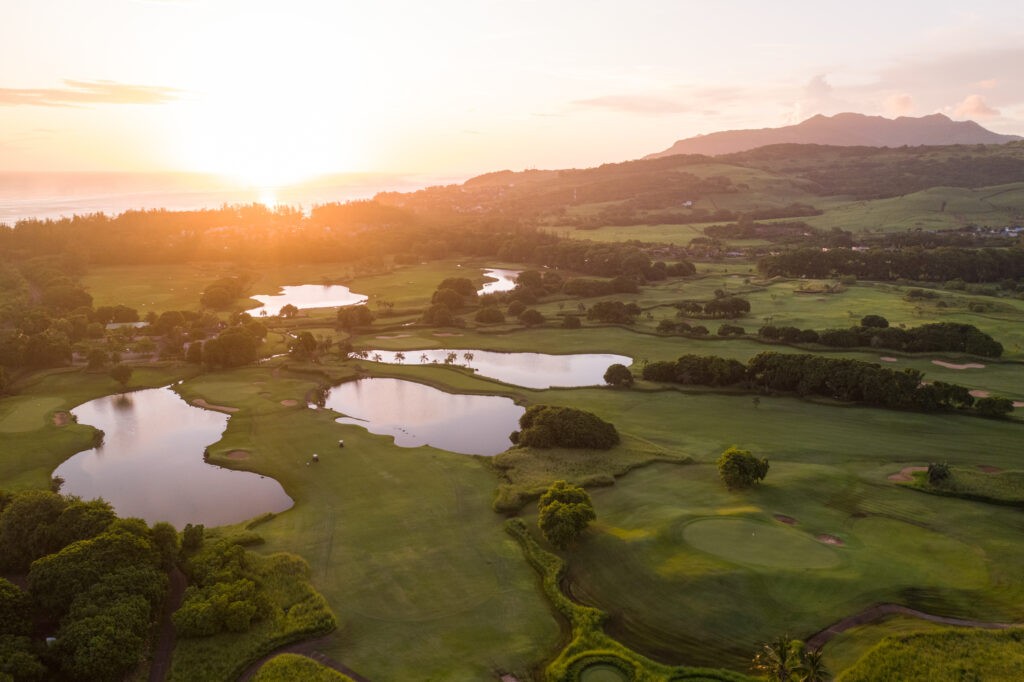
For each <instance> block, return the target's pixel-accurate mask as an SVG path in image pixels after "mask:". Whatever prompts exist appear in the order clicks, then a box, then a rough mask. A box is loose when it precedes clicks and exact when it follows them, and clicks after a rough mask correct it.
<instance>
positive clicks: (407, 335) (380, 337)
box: [377, 334, 441, 339]
mask: <svg viewBox="0 0 1024 682" xmlns="http://www.w3.org/2000/svg"><path fill="white" fill-rule="evenodd" d="M410 336H412V334H395V335H394V336H378V337H377V338H378V339H407V338H409V337H410ZM434 336H441V335H440V334H435V335H434Z"/></svg>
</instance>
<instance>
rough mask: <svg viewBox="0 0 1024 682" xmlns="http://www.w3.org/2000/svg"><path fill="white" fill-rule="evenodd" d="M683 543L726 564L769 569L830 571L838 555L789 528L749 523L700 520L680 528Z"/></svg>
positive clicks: (729, 519) (735, 520)
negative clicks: (767, 567) (766, 567)
mask: <svg viewBox="0 0 1024 682" xmlns="http://www.w3.org/2000/svg"><path fill="white" fill-rule="evenodd" d="M683 539H684V540H686V542H688V543H690V544H691V545H693V546H694V547H696V548H697V549H699V550H701V551H703V552H707V553H708V554H714V555H715V556H718V557H721V558H723V559H726V560H728V561H732V562H735V563H742V564H756V565H758V566H770V567H772V568H794V569H804V568H831V567H833V566H837V565H838V564H839V553H838V552H837V551H836V550H834V549H831V548H829V547H826V546H825V545H823V544H821V543H819V542H817V541H816V540H815V539H814V538H812V537H810V536H809V535H806V534H805V533H802V532H800V531H797V530H793V529H791V528H780V527H777V526H771V525H768V524H767V523H761V522H759V521H753V520H751V519H737V518H716V519H701V520H698V521H694V522H693V523H689V524H687V525H686V526H685V527H684V528H683Z"/></svg>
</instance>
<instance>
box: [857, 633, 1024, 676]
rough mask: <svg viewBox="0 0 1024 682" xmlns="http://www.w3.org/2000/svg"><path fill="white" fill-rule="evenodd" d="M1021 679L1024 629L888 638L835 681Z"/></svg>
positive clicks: (1023, 669)
mask: <svg viewBox="0 0 1024 682" xmlns="http://www.w3.org/2000/svg"><path fill="white" fill-rule="evenodd" d="M1022 677H1024V630H1022V629H1019V628H1015V629H1010V630H1001V631H996V632H992V631H979V630H964V629H960V628H957V629H952V628H949V629H944V630H939V631H935V632H922V633H917V634H910V635H902V636H898V637H886V638H885V639H883V640H882V641H881V642H880V643H879V644H878V645H876V646H875V647H874V648H873V649H871V650H870V651H869V652H868V653H867V654H865V655H864V657H863V658H861V659H860V660H859V661H858V662H857V663H856V664H855V665H853V666H852V667H851V668H848V669H847V670H846V671H844V672H843V673H842V674H841V675H840V676H839V677H838V678H837V681H838V682H868V681H869V680H901V681H902V680H905V681H906V682H916V681H920V682H947V681H949V682H952V681H953V680H1016V679H1021V678H1022Z"/></svg>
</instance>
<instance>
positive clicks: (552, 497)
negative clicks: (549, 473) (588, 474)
mask: <svg viewBox="0 0 1024 682" xmlns="http://www.w3.org/2000/svg"><path fill="white" fill-rule="evenodd" d="M538 508H539V510H540V516H539V518H538V520H537V525H538V526H539V527H540V530H541V533H543V534H544V538H545V539H546V540H547V541H548V542H550V543H551V544H552V545H554V546H555V547H557V548H558V549H565V548H566V547H568V546H569V545H571V544H572V543H573V542H575V541H576V539H577V538H578V537H579V535H580V533H582V532H583V531H584V530H585V529H586V527H587V525H588V524H589V523H590V522H591V521H593V520H594V519H596V518H597V515H596V514H595V513H594V506H593V504H592V503H591V500H590V495H588V494H587V492H586V491H585V490H583V488H577V487H575V486H571V485H569V484H567V483H566V482H565V481H555V482H554V483H553V484H552V485H551V487H550V488H548V490H547V492H545V493H544V494H543V495H541V498H540V502H539V503H538Z"/></svg>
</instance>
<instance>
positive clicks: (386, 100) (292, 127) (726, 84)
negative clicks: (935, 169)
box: [0, 0, 1024, 184]
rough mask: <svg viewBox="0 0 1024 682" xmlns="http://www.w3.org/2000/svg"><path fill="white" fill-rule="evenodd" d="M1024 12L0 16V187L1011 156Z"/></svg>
mask: <svg viewBox="0 0 1024 682" xmlns="http://www.w3.org/2000/svg"><path fill="white" fill-rule="evenodd" d="M1022 65H1024V3H1022V2H1019V0H998V1H997V0H974V1H973V2H971V3H963V2H956V3H954V2H943V1H941V0H936V1H933V2H928V3H923V2H920V1H919V0H915V1H913V2H910V1H905V0H888V1H886V2H881V1H876V0H862V1H861V2H857V3H854V2H849V1H848V0H845V1H843V2H834V1H832V0H814V1H813V2H808V1H804V0H779V1H777V2H773V3H766V2H763V1H747V0H734V1H729V0H719V1H717V2H711V1H709V0H704V1H702V2H696V1H690V0H675V1H669V0H631V1H630V2H610V1H607V0H537V1H534V0H504V1H496V0H472V1H464V2H455V1H449V0H432V1H431V2H424V1H423V0H413V1H396V0H362V1H361V2H349V1H348V0H330V1H327V0H325V1H321V2H315V1H313V0H288V1H287V2H285V1H279V2H270V1H267V0H3V2H2V3H0V171H193V172H208V173H220V174H226V175H230V176H232V177H235V178H237V179H238V180H239V181H240V182H242V183H250V184H268V183H273V184H284V183H289V182H294V181H298V180H302V179H306V178H308V177H309V176H312V175H317V174H322V173H341V172H390V173H430V174H437V175H459V174H464V175H466V176H467V177H468V176H469V175H473V174H476V173H482V172H487V171H493V170H500V169H505V168H509V169H513V170H521V169H524V168H568V167H586V166H593V165H597V164H600V163H604V162H612V161H621V160H625V159H631V158H637V157H640V156H643V155H645V154H648V153H651V152H655V151H660V150H662V149H665V148H667V147H668V146H670V145H671V144H672V143H673V142H674V141H675V140H677V139H681V138H685V137H689V136H692V135H698V134H704V133H709V132H714V131H717V130H727V129H736V128H758V127H775V126H780V125H788V124H791V123H797V122H799V121H801V120H803V119H805V118H808V117H810V116H812V115H814V114H819V113H821V114H826V115H830V114H835V113H838V112H841V111H857V112H861V113H865V114H872V115H884V116H888V117H894V116H898V115H909V116H921V115H925V114H931V113H935V112H942V113H945V114H947V115H948V116H950V117H952V118H954V119H958V120H962V119H973V120H976V121H978V122H979V123H981V124H982V125H984V126H985V127H987V128H989V129H991V130H994V131H997V132H1003V133H1017V134H1024V68H1021V67H1022Z"/></svg>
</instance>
